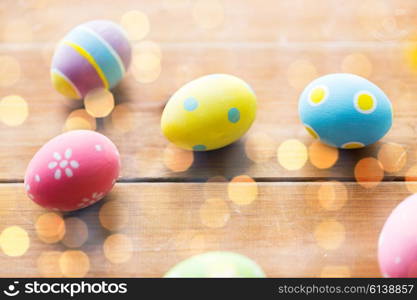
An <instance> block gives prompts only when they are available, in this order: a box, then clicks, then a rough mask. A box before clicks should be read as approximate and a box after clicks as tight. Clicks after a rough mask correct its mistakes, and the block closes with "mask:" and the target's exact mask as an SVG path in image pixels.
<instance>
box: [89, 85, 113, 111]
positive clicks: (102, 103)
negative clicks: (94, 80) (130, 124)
mask: <svg viewBox="0 0 417 300" xmlns="http://www.w3.org/2000/svg"><path fill="white" fill-rule="evenodd" d="M84 105H85V110H86V111H87V112H88V113H89V114H90V115H91V116H93V117H95V118H104V117H107V116H108V115H109V114H110V113H111V112H112V110H113V108H114V97H113V94H112V93H111V92H110V91H109V90H107V89H104V88H100V89H95V90H92V91H90V92H89V93H88V94H87V95H86V96H85V99H84Z"/></svg>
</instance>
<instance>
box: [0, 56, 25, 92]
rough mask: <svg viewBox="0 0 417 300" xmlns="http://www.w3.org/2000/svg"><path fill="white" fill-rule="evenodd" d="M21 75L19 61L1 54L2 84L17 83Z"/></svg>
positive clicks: (4, 85) (0, 83) (0, 72)
mask: <svg viewBox="0 0 417 300" xmlns="http://www.w3.org/2000/svg"><path fill="white" fill-rule="evenodd" d="M20 75H21V70H20V63H19V61H18V60H17V59H16V58H14V57H12V56H8V55H0V86H2V87H7V86H11V85H13V84H15V83H16V82H17V81H18V80H19V79H20Z"/></svg>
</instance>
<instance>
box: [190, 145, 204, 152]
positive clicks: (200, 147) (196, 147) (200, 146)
mask: <svg viewBox="0 0 417 300" xmlns="http://www.w3.org/2000/svg"><path fill="white" fill-rule="evenodd" d="M206 149H207V147H206V146H204V145H195V146H194V147H193V150H195V151H204V150H206Z"/></svg>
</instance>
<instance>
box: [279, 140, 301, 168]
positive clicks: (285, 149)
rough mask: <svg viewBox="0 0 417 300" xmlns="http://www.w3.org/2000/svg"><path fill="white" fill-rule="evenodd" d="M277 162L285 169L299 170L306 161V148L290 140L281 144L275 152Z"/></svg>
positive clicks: (296, 141) (298, 142)
mask: <svg viewBox="0 0 417 300" xmlns="http://www.w3.org/2000/svg"><path fill="white" fill-rule="evenodd" d="M277 157H278V162H279V163H280V165H281V166H283V167H284V168H285V169H287V170H290V171H294V170H299V169H301V168H302V167H303V166H304V165H305V163H306V162H307V159H308V154H307V148H306V146H305V145H304V144H303V143H302V142H300V141H299V140H295V139H290V140H286V141H284V142H282V143H281V144H280V145H279V147H278V151H277Z"/></svg>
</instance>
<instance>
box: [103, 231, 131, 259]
mask: <svg viewBox="0 0 417 300" xmlns="http://www.w3.org/2000/svg"><path fill="white" fill-rule="evenodd" d="M103 251H104V255H105V256H106V258H107V259H108V260H109V261H110V262H112V263H114V264H120V263H124V262H127V261H129V260H130V258H131V257H132V253H133V244H132V240H131V239H130V237H128V236H127V235H124V234H120V233H116V234H112V235H110V236H109V237H107V238H106V240H105V241H104V245H103Z"/></svg>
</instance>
